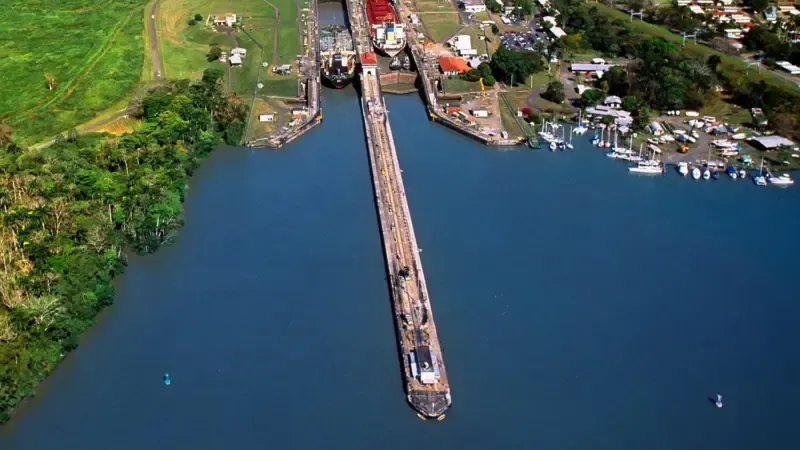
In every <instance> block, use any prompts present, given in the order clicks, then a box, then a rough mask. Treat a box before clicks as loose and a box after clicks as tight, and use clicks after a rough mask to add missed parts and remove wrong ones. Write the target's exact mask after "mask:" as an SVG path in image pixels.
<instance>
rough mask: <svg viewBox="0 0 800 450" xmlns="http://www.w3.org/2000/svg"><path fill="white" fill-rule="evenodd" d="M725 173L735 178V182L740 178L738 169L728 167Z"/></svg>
mask: <svg viewBox="0 0 800 450" xmlns="http://www.w3.org/2000/svg"><path fill="white" fill-rule="evenodd" d="M725 171H726V172H727V173H728V176H729V177H731V178H733V179H734V180H735V179H736V178H738V177H739V172H737V170H736V167H733V166H728V168H727V169H725Z"/></svg>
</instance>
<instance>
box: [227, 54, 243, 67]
mask: <svg viewBox="0 0 800 450" xmlns="http://www.w3.org/2000/svg"><path fill="white" fill-rule="evenodd" d="M228 62H229V63H231V66H241V65H242V57H241V56H239V55H231V57H230V58H228Z"/></svg>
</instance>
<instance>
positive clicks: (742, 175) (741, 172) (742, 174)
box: [739, 169, 747, 180]
mask: <svg viewBox="0 0 800 450" xmlns="http://www.w3.org/2000/svg"><path fill="white" fill-rule="evenodd" d="M739 178H741V179H743V180H744V179H745V178H747V172H745V171H744V169H742V170H740V171H739Z"/></svg>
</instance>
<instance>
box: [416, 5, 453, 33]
mask: <svg viewBox="0 0 800 450" xmlns="http://www.w3.org/2000/svg"><path fill="white" fill-rule="evenodd" d="M414 6H415V9H416V10H417V12H418V13H419V18H420V20H422V23H423V24H424V25H425V31H426V32H427V34H428V37H430V38H431V39H433V40H434V41H436V42H442V41H443V40H444V39H447V38H448V37H450V36H451V35H453V34H454V33H455V32H456V31H457V30H458V27H459V25H460V21H459V19H458V13H457V12H456V10H455V8H454V7H453V4H452V3H450V2H449V1H447V0H416V1H415V2H414Z"/></svg>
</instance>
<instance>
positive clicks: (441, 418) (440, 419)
mask: <svg viewBox="0 0 800 450" xmlns="http://www.w3.org/2000/svg"><path fill="white" fill-rule="evenodd" d="M445 417H447V416H445V415H444V414H442V415H441V416H439V417H437V418H436V420H438V421H440V422H441V421H442V420H444V418H445Z"/></svg>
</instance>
